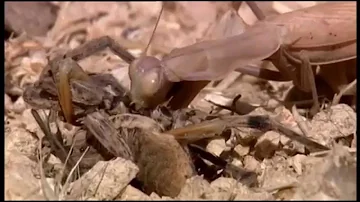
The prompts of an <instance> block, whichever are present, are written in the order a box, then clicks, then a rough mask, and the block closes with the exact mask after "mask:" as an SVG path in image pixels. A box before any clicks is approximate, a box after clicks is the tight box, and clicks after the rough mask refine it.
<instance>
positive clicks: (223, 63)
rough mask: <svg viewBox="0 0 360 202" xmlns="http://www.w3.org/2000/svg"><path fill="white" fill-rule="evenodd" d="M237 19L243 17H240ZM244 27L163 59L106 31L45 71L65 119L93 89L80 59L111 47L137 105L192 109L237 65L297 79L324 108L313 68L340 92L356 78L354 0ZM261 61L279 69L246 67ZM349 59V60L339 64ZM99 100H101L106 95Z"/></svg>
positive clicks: (256, 73) (266, 75) (252, 72)
mask: <svg viewBox="0 0 360 202" xmlns="http://www.w3.org/2000/svg"><path fill="white" fill-rule="evenodd" d="M161 12H162V10H161ZM161 12H160V14H159V17H158V19H157V23H156V24H158V22H159V19H160V16H161ZM238 19H240V17H238ZM239 23H243V22H242V21H241V20H239ZM243 27H244V28H243V29H242V30H241V29H239V30H238V32H237V33H230V34H228V36H226V37H224V38H216V39H213V40H207V41H202V42H199V43H195V44H193V45H190V46H187V47H183V48H177V49H174V50H172V51H171V52H170V53H169V54H168V55H166V56H165V57H163V58H162V59H161V60H159V59H157V58H155V57H151V56H147V55H146V52H147V51H146V50H147V48H146V49H145V51H144V54H143V55H142V56H140V57H139V58H135V57H134V56H132V55H131V54H129V53H128V52H127V51H125V50H124V49H123V48H122V47H121V46H120V45H119V44H117V43H116V42H115V41H114V40H113V39H111V38H110V37H108V36H104V37H101V38H98V39H95V40H92V41H89V42H87V43H86V44H84V45H82V46H80V47H78V48H75V49H73V50H71V51H70V52H69V53H67V54H65V55H64V56H60V57H57V58H56V59H54V60H53V61H51V62H50V67H51V68H47V69H45V70H44V72H43V75H46V74H49V73H50V74H51V75H52V76H53V78H54V81H55V83H56V84H57V85H56V86H57V94H58V97H59V102H60V106H61V109H62V111H63V113H64V116H65V119H66V120H67V121H70V122H71V120H72V116H73V115H72V114H73V106H72V102H73V101H74V96H75V97H77V98H79V99H80V100H81V99H83V100H84V99H85V100H92V99H86V98H85V97H86V96H85V94H86V95H87V94H91V93H92V92H93V91H92V87H93V86H94V85H92V84H90V82H89V76H88V75H87V74H86V73H85V72H84V71H83V70H82V69H81V67H80V66H78V65H77V64H76V62H75V61H78V60H81V59H83V58H85V57H88V56H89V55H91V54H93V53H95V52H97V51H99V50H102V49H104V48H106V47H109V48H110V49H111V50H112V51H113V52H114V53H115V54H116V55H118V56H119V57H121V58H122V59H124V60H125V61H126V62H128V63H129V64H130V67H129V77H130V79H131V89H130V97H131V99H132V101H133V102H134V103H136V104H138V105H139V106H141V107H148V108H153V107H155V106H157V105H158V104H161V103H163V102H165V101H166V100H168V99H169V98H170V97H171V96H172V99H171V100H170V102H169V105H170V107H171V108H173V109H178V108H181V107H186V106H187V105H188V104H189V103H190V102H191V101H192V99H193V98H194V97H195V96H196V95H197V93H198V92H199V91H200V90H201V89H202V88H204V87H205V85H206V84H207V83H208V82H209V81H211V80H218V79H221V78H223V77H224V76H225V75H227V74H228V73H229V72H231V71H233V70H237V71H240V72H243V73H246V74H250V75H254V76H258V77H261V78H265V79H266V78H268V79H273V78H274V77H273V73H275V75H278V78H279V79H280V80H292V81H293V82H294V84H295V86H297V87H298V88H300V89H302V90H303V91H305V92H312V96H313V100H314V108H313V109H315V111H318V110H319V103H318V98H317V91H316V85H315V79H314V70H315V69H314V67H316V66H318V65H320V66H321V70H320V75H323V77H325V78H324V80H325V81H327V82H328V83H329V84H330V86H332V87H333V89H334V91H335V92H338V91H339V89H338V88H339V87H340V86H341V85H342V84H346V83H350V82H351V81H352V80H354V79H355V78H356V75H353V74H351V72H354V70H353V69H354V68H355V67H354V65H353V63H354V61H356V3H355V2H344V3H325V4H320V5H317V6H313V7H309V8H305V9H300V10H296V11H293V12H289V13H285V14H282V15H278V16H274V17H271V18H265V19H264V20H262V21H259V22H258V23H256V24H255V25H253V26H251V27H246V26H245V25H244V26H243ZM245 27H246V29H245ZM154 32H155V29H154ZM154 32H153V34H154ZM151 38H152V37H151ZM150 41H151V39H150ZM149 43H150V42H149ZM261 60H270V61H271V62H272V63H273V64H274V65H275V67H277V69H278V70H279V72H271V71H269V70H266V69H260V68H252V69H249V68H246V65H247V64H251V63H253V62H257V61H261ZM344 63H345V64H350V65H349V66H348V67H345V66H340V65H343V64H344ZM60 66H61V68H60ZM340 68H342V69H341V71H340ZM49 70H50V71H49ZM51 72H52V73H51ZM334 72H337V73H341V75H342V76H339V78H340V77H341V78H343V79H341V80H334V79H332V77H334ZM349 72H350V73H349ZM270 73H272V74H270ZM349 80H350V81H349ZM75 84H77V85H75ZM74 86H80V88H78V89H81V91H85V90H87V93H83V94H80V97H79V96H78V94H74V93H72V91H74V90H76V88H74ZM81 87H83V88H81ZM81 95H84V96H81ZM93 96H95V97H96V95H93ZM95 100H96V101H97V102H99V100H100V101H101V99H100V98H97V99H95Z"/></svg>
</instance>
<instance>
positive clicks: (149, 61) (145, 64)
mask: <svg viewBox="0 0 360 202" xmlns="http://www.w3.org/2000/svg"><path fill="white" fill-rule="evenodd" d="M162 10H163V7H161V11H160V14H159V16H158V18H157V22H156V25H155V28H154V30H153V32H152V35H151V38H150V40H149V43H148V45H147V47H146V48H145V50H144V52H143V54H142V55H141V56H140V57H139V58H137V59H135V60H134V61H133V62H132V63H131V64H130V66H129V77H130V97H131V100H132V101H133V102H134V103H135V104H137V105H139V106H140V107H144V108H153V107H156V106H157V105H159V104H161V103H163V102H164V101H166V98H167V94H168V92H169V90H170V88H171V86H172V82H170V81H169V80H167V78H166V76H165V74H164V73H163V67H162V66H161V61H160V60H159V59H157V58H156V57H153V56H147V50H148V48H149V46H150V43H151V40H152V38H153V36H154V33H155V30H156V27H157V25H158V23H159V20H160V16H161V13H162Z"/></svg>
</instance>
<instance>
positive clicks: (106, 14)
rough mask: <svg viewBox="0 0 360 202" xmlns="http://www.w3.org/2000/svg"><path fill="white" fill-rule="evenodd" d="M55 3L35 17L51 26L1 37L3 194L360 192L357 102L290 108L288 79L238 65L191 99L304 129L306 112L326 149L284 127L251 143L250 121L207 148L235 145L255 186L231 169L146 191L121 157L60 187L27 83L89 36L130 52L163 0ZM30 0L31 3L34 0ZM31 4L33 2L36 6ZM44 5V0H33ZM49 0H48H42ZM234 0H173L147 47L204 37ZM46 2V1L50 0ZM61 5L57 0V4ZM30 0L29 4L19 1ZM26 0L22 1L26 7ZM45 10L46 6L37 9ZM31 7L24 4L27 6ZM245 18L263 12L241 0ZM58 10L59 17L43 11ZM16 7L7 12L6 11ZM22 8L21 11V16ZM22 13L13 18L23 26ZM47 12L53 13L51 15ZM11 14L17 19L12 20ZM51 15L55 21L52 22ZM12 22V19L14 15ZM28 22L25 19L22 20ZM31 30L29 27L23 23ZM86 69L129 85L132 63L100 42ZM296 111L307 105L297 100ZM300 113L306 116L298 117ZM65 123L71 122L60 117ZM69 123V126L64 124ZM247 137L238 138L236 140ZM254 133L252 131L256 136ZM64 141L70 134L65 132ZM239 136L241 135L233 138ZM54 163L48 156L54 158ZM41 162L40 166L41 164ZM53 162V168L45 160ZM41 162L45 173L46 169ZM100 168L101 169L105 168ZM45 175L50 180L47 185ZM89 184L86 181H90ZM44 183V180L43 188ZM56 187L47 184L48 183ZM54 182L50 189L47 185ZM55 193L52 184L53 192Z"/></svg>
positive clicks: (272, 6)
mask: <svg viewBox="0 0 360 202" xmlns="http://www.w3.org/2000/svg"><path fill="white" fill-rule="evenodd" d="M258 3H259V6H260V9H262V10H263V11H264V13H265V15H277V14H279V13H284V12H289V11H292V10H295V9H299V8H303V7H307V6H312V5H314V4H316V2H299V3H297V2H284V3H282V2H258ZM50 4H51V12H50V11H46V12H45V11H44V16H42V12H39V15H38V16H37V17H39V18H40V20H39V21H40V24H41V22H42V21H41V20H42V19H41V18H46V20H45V19H43V20H44V21H43V22H44V23H45V24H46V25H39V29H40V28H41V29H42V30H43V29H44V27H50V28H49V29H48V30H47V31H46V32H44V31H41V32H40V31H38V32H36V31H33V30H34V29H36V28H34V26H36V23H35V25H31V26H29V27H31V28H29V29H32V31H29V32H28V33H27V34H26V33H24V32H22V31H19V29H18V28H16V29H15V28H14V29H13V30H11V26H10V28H6V30H7V31H9V29H10V31H15V32H16V33H15V36H11V37H10V38H8V39H6V40H5V41H4V45H5V95H4V99H5V114H4V119H5V121H4V122H5V198H6V199H7V200H25V199H27V200H44V199H59V196H61V197H60V199H69V198H70V199H78V200H80V199H81V200H113V199H116V200H160V199H163V200H172V199H179V200H188V199H192V200H198V199H206V200H291V199H292V200H304V199H305V200H338V199H341V200H355V199H356V132H355V131H356V112H355V111H354V109H353V108H351V107H349V106H348V105H345V104H338V105H335V106H330V105H329V104H327V103H324V104H323V109H322V111H321V112H319V113H318V114H316V115H315V116H314V117H313V118H312V119H307V118H306V117H304V116H301V115H296V114H294V111H292V110H291V108H290V109H288V108H286V107H285V106H284V103H283V102H282V100H284V98H285V97H286V94H287V92H288V91H289V90H290V89H291V88H292V87H293V85H292V83H291V82H272V81H264V80H261V79H257V78H254V77H251V76H246V75H241V74H240V73H236V72H233V73H231V74H230V75H228V76H227V77H226V78H224V79H223V80H221V81H218V82H211V83H210V84H209V85H208V86H207V87H206V88H204V89H203V90H202V92H201V93H200V94H199V95H198V96H197V97H196V98H195V100H194V101H193V102H192V103H191V106H190V107H191V108H193V109H198V110H202V111H204V112H206V113H210V111H221V112H220V113H222V114H229V111H227V110H224V109H223V110H220V109H219V108H218V107H216V106H215V104H218V105H227V106H229V105H230V104H231V102H232V99H233V98H234V97H235V96H237V95H239V94H241V99H240V100H239V101H238V102H237V108H238V110H239V111H238V112H239V113H242V114H254V115H256V114H262V115H263V114H266V115H269V116H271V117H273V118H276V119H277V120H279V121H280V122H281V123H283V124H285V125H287V126H289V127H292V128H293V129H294V130H295V131H299V132H300V130H299V127H298V123H299V122H304V123H305V125H306V127H307V128H308V130H309V131H308V135H309V138H311V139H312V140H315V141H316V142H318V143H320V144H323V145H327V146H329V147H330V148H331V150H329V151H325V152H317V153H309V152H308V150H307V149H305V147H304V146H303V145H302V144H300V143H298V142H296V141H293V140H290V139H289V138H287V137H285V136H283V135H281V133H279V132H278V131H269V132H266V133H265V134H261V136H260V137H258V138H257V140H256V141H255V143H254V142H253V141H252V140H250V142H252V143H249V142H247V141H244V140H246V139H247V138H248V137H249V136H252V137H253V135H252V134H253V132H252V131H251V130H248V129H246V128H244V129H241V130H240V132H239V131H238V132H237V137H232V138H230V139H225V138H218V139H214V140H211V141H209V142H208V144H207V145H206V146H205V147H206V150H207V151H208V152H210V153H212V154H214V155H215V156H221V155H222V154H223V153H224V152H225V151H229V149H230V147H231V145H232V146H233V147H234V148H233V151H232V158H231V160H229V161H230V162H229V163H230V164H231V165H234V166H237V167H241V168H244V169H246V170H247V171H251V172H254V173H256V176H257V177H256V178H257V182H258V183H257V185H256V186H255V187H254V186H253V187H249V186H246V185H244V184H243V183H242V182H240V181H238V180H236V179H234V178H233V177H231V176H227V177H226V176H221V177H219V178H217V179H214V180H212V181H209V180H205V179H204V177H203V176H199V175H196V176H193V177H192V178H190V179H188V180H187V181H186V183H185V185H184V186H183V188H182V189H181V192H180V193H179V194H178V195H177V196H176V197H168V196H159V195H158V194H156V193H154V192H153V193H148V194H146V193H144V192H142V191H141V190H140V188H137V187H136V186H135V185H133V184H131V185H130V182H131V181H132V180H133V179H134V178H135V177H136V176H137V173H138V172H139V168H138V167H137V165H135V164H134V163H133V162H131V161H129V160H125V159H122V158H116V159H113V160H110V161H99V162H98V163H96V165H95V166H93V167H92V168H91V169H90V170H89V171H88V172H86V173H85V174H84V175H83V176H82V177H81V178H80V179H78V180H76V181H74V182H71V183H70V184H69V186H68V187H61V188H60V190H62V193H61V194H60V195H59V194H55V195H54V193H56V191H54V190H56V187H55V184H56V182H57V181H58V180H59V179H57V177H56V175H55V174H53V175H52V173H56V172H57V171H59V170H61V168H62V166H63V165H62V164H61V162H60V160H59V159H58V158H57V157H56V156H54V155H52V154H51V155H48V157H47V159H46V161H47V163H46V164H47V166H48V167H49V168H48V169H47V168H45V167H43V165H40V164H39V160H38V155H37V154H38V147H39V137H42V136H43V133H42V131H41V130H40V128H39V126H38V125H37V123H36V121H35V119H34V118H33V116H32V114H31V112H30V109H31V108H30V106H29V105H28V104H27V103H25V102H24V100H23V98H22V93H23V92H24V89H25V88H26V87H28V86H29V85H32V84H33V83H34V82H35V81H36V80H37V79H38V78H39V75H40V73H41V71H42V69H43V68H44V67H45V66H46V65H47V64H48V62H49V59H50V58H52V57H54V56H55V55H56V54H59V53H64V52H66V51H67V50H70V49H73V48H75V47H77V46H79V45H80V44H82V43H84V42H86V41H89V40H91V39H94V38H97V37H101V36H104V35H108V36H110V37H112V38H113V39H115V40H116V41H118V42H119V43H120V44H122V45H123V46H124V47H125V48H126V49H127V50H128V51H129V52H130V53H132V54H133V55H135V56H139V55H140V54H141V52H142V51H143V50H144V48H145V47H146V45H147V43H148V40H149V38H150V34H151V32H152V30H153V27H154V24H155V22H156V18H157V15H158V12H159V10H160V8H161V3H160V2H146V3H144V2H142V3H140V2H51V3H50ZM32 6H34V5H32ZM32 6H31V7H32ZM36 6H39V5H35V7H36ZM40 6H44V5H42V4H41V5H40ZM229 6H230V4H229V2H211V3H210V2H176V3H174V2H167V3H166V4H165V10H164V12H163V14H162V17H161V20H160V22H159V26H158V28H157V30H156V33H155V35H154V38H153V41H152V43H151V47H150V54H151V55H154V56H157V57H159V58H161V56H163V55H164V54H166V53H169V52H170V51H171V50H172V49H173V48H175V47H178V48H179V47H184V46H186V45H190V44H193V43H194V42H196V41H199V40H201V38H202V37H203V36H204V33H205V32H206V31H207V29H208V28H209V27H210V26H211V25H212V23H213V22H214V21H216V20H218V19H219V17H220V16H221V15H222V14H223V13H225V12H226V10H227V9H228V8H229ZM47 7H49V5H46V8H47ZM54 8H55V9H54ZM23 10H24V9H23ZM25 10H26V9H25ZM40 10H41V9H40ZM24 12H26V11H24ZM238 13H239V15H240V16H241V17H243V18H244V20H245V22H246V23H248V24H253V23H254V22H255V21H256V20H257V19H256V17H255V16H254V14H253V13H252V12H251V10H250V9H249V7H248V6H247V5H246V4H245V3H243V4H241V7H240V9H239V11H238ZM48 15H54V16H53V17H46V16H48ZM11 17H14V15H10V18H11ZM15 17H16V16H15ZM27 20H29V19H28V18H24V22H18V21H17V22H16V27H22V26H21V25H19V23H20V24H21V23H24V24H26V23H27ZM50 21H51V22H50ZM7 22H9V23H10V24H11V22H13V21H12V20H9V21H7ZM49 24H51V25H52V26H49ZM14 26H15V25H14ZM25 28H26V27H25ZM25 31H26V30H25ZM79 64H80V66H81V67H82V68H83V69H84V70H85V71H86V72H89V73H111V74H112V75H113V76H114V77H115V78H116V79H117V80H118V82H119V83H120V84H121V85H122V86H123V87H124V88H125V89H129V83H130V81H129V77H128V74H127V72H128V64H127V63H126V62H124V61H122V60H121V59H120V58H119V57H117V56H115V55H114V54H113V53H111V51H109V50H105V51H101V52H99V53H97V54H95V55H93V56H91V57H88V58H86V59H84V60H81V61H80V62H79ZM298 111H300V112H301V111H302V109H299V110H298ZM299 119H300V120H299ZM64 127H65V128H66V126H64ZM68 132H69V130H68ZM234 139H235V140H238V139H241V140H242V141H234ZM250 139H251V138H250ZM64 141H65V140H64ZM234 142H235V143H234ZM49 165H50V166H49ZM39 166H42V169H39ZM46 169H47V170H46ZM44 170H45V173H46V178H44V177H43V176H44V175H42V174H41V172H43V171H44ZM99 173H100V174H99ZM44 184H47V185H48V186H45V185H44ZM84 184H85V185H86V188H84ZM46 187H47V188H46ZM47 189H50V192H49V191H48V190H47ZM51 190H52V191H51ZM49 193H52V194H49Z"/></svg>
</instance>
